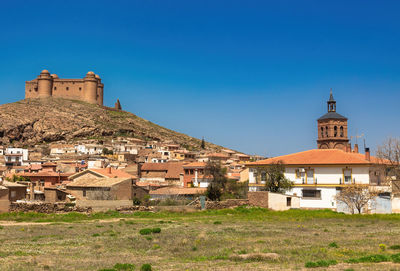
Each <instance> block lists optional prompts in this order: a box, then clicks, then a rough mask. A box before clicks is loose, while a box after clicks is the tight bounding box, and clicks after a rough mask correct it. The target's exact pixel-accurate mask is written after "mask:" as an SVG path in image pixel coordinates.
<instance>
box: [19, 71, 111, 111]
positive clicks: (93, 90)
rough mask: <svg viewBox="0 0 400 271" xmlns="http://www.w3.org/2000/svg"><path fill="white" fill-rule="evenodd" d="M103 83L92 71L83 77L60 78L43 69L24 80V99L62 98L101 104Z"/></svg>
mask: <svg viewBox="0 0 400 271" xmlns="http://www.w3.org/2000/svg"><path fill="white" fill-rule="evenodd" d="M103 89H104V85H103V84H102V83H101V79H100V77H99V76H98V75H96V74H94V73H93V72H88V73H87V75H86V76H85V77H84V78H83V79H60V78H58V76H57V75H55V74H52V75H50V73H49V72H48V71H47V70H43V71H42V72H41V73H40V75H39V76H38V78H36V79H34V80H31V81H27V82H25V99H35V98H50V97H54V98H64V99H71V100H80V101H85V102H88V103H92V104H98V105H103Z"/></svg>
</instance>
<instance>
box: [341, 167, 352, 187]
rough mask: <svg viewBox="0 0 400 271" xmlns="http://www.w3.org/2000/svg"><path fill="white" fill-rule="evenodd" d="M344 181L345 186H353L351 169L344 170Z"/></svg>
mask: <svg viewBox="0 0 400 271" xmlns="http://www.w3.org/2000/svg"><path fill="white" fill-rule="evenodd" d="M343 179H344V183H345V184H351V169H344V170H343Z"/></svg>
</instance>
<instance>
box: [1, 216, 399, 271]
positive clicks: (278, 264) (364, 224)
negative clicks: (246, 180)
mask: <svg viewBox="0 0 400 271" xmlns="http://www.w3.org/2000/svg"><path fill="white" fill-rule="evenodd" d="M399 220H400V217H399V216H393V215H392V216H353V217H351V216H345V215H339V214H338V215H337V214H334V213H331V212H310V211H294V212H281V213H277V212H270V211H265V210H261V209H250V210H247V211H244V209H243V208H241V209H239V210H237V211H211V212H203V213H194V214H174V213H160V214H139V215H135V216H131V217H125V218H115V215H114V216H113V218H112V219H110V220H101V221H100V220H99V221H96V220H76V221H75V222H72V223H59V222H57V223H52V224H47V225H37V224H35V223H31V224H27V223H26V222H25V224H23V225H18V223H13V224H11V225H10V224H8V225H7V226H3V227H2V228H0V242H1V247H0V270H99V269H104V268H112V267H113V266H114V265H115V264H116V263H131V264H135V265H136V270H139V268H140V266H141V265H142V264H144V263H150V264H151V265H152V267H153V269H154V270H230V271H232V270H289V269H292V270H301V269H305V263H306V262H310V261H312V262H316V261H319V260H327V261H329V260H335V261H337V262H338V264H337V265H332V266H330V267H324V268H323V269H324V270H325V269H330V270H345V269H348V268H352V269H354V270H378V269H380V270H400V265H399V264H394V263H358V264H350V263H345V262H346V261H347V260H349V259H351V258H359V257H362V256H367V255H371V254H382V253H383V254H385V255H391V254H394V253H398V252H399V251H397V250H391V249H389V247H390V246H396V245H400V238H399V236H400V226H399ZM215 221H220V222H221V223H214V222H215ZM0 224H1V222H0ZM4 225H6V223H4ZM143 228H161V229H162V230H161V232H160V233H157V234H155V233H153V234H150V235H140V233H139V231H140V230H141V229H143ZM333 242H334V243H335V244H336V246H332V245H330V244H332V243H333ZM380 244H385V245H386V246H387V247H388V249H386V250H385V251H382V249H381V248H380V246H379V245H380ZM381 247H382V246H381ZM268 253H269V254H268ZM276 254H277V255H279V256H276ZM240 255H242V256H240ZM265 255H270V257H266V256H265ZM271 255H273V257H272V256H271ZM316 269H317V268H316ZM313 270H315V269H313Z"/></svg>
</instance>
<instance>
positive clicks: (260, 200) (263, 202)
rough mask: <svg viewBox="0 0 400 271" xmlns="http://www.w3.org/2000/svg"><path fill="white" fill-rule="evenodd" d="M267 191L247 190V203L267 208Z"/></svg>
mask: <svg viewBox="0 0 400 271" xmlns="http://www.w3.org/2000/svg"><path fill="white" fill-rule="evenodd" d="M268 193H269V192H268V191H257V192H247V199H248V200H249V205H252V206H257V207H263V208H269V204H268Z"/></svg>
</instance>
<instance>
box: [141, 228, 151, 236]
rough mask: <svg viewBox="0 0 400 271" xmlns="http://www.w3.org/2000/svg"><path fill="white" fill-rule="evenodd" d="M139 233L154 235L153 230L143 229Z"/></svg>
mask: <svg viewBox="0 0 400 271" xmlns="http://www.w3.org/2000/svg"><path fill="white" fill-rule="evenodd" d="M139 233H140V234H141V235H149V234H151V233H152V229H147V228H146V229H141V230H140V231H139Z"/></svg>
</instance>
